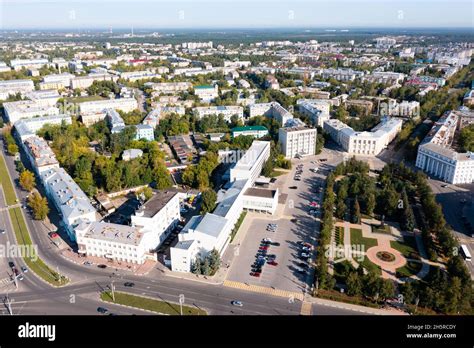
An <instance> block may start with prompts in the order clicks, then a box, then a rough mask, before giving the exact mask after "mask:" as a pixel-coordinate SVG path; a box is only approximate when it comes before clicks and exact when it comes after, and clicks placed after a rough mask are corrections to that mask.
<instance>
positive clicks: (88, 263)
mask: <svg viewBox="0 0 474 348" xmlns="http://www.w3.org/2000/svg"><path fill="white" fill-rule="evenodd" d="M83 265H84V266H90V265H92V262H90V261H84V263H83Z"/></svg>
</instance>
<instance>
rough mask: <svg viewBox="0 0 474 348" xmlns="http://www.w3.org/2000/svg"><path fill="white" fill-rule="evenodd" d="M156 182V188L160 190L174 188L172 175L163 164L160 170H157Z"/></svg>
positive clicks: (155, 174) (159, 167)
mask: <svg viewBox="0 0 474 348" xmlns="http://www.w3.org/2000/svg"><path fill="white" fill-rule="evenodd" d="M154 180H155V183H156V188H157V189H159V190H163V189H166V188H169V187H171V186H172V182H171V179H170V173H169V171H168V169H167V168H166V166H165V165H164V164H163V163H161V164H160V165H159V166H158V168H156V169H155V171H154Z"/></svg>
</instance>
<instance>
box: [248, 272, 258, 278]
mask: <svg viewBox="0 0 474 348" xmlns="http://www.w3.org/2000/svg"><path fill="white" fill-rule="evenodd" d="M250 275H251V276H252V277H257V278H258V277H260V273H257V272H252V273H250Z"/></svg>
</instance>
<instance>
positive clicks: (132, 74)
mask: <svg viewBox="0 0 474 348" xmlns="http://www.w3.org/2000/svg"><path fill="white" fill-rule="evenodd" d="M120 78H122V79H124V80H127V81H131V82H134V81H138V80H151V79H154V78H157V79H159V78H161V75H159V74H156V73H154V72H152V71H149V70H144V71H125V72H122V73H120Z"/></svg>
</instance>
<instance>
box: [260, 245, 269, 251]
mask: <svg viewBox="0 0 474 348" xmlns="http://www.w3.org/2000/svg"><path fill="white" fill-rule="evenodd" d="M258 250H268V245H265V246H261V247H259V248H258Z"/></svg>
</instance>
